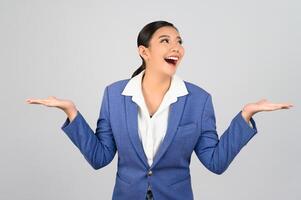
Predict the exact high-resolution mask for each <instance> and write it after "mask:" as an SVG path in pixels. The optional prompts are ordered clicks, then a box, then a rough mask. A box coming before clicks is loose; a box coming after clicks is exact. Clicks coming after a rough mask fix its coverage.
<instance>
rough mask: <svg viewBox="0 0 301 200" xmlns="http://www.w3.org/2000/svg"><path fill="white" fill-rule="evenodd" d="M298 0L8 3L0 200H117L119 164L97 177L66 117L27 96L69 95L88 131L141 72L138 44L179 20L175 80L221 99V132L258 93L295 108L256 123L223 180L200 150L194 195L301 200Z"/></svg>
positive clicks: (2, 11)
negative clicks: (119, 84) (122, 83)
mask: <svg viewBox="0 0 301 200" xmlns="http://www.w3.org/2000/svg"><path fill="white" fill-rule="evenodd" d="M300 10H301V4H300V2H299V1H297V0H296V1H293V0H286V1H284V0H283V1H280V0H276V1H275V0H252V1H251V0H250V1H241V0H235V1H222V0H219V1H193V2H192V1H191V2H190V1H78V0H76V1H75V0H73V1H71V0H70V1H67V0H55V1H53V0H52V1H42V0H40V1H38V0H36V1H34V0H31V1H29V0H28V1H22V0H19V1H16V0H1V1H0V36H1V37H0V66H1V73H0V74H1V75H0V76H1V77H0V81H1V83H0V88H1V98H0V106H1V112H0V119H1V139H0V153H1V158H0V166H1V170H0V184H1V185H0V199H3V200H4V199H5V200H6V199H22V200H38V199H43V200H48V199H73V200H82V199H89V200H90V199H95V200H96V199H111V195H112V192H113V186H114V179H115V173H116V165H117V155H116V156H115V158H114V160H113V161H112V163H111V164H110V165H108V166H106V167H105V168H102V169H100V170H94V169H93V168H92V167H91V166H89V164H88V162H86V160H85V159H84V157H83V156H82V155H81V154H80V152H79V150H78V149H77V148H76V147H75V146H74V145H73V144H72V142H71V141H70V140H69V138H68V137H67V136H66V135H65V134H64V132H63V131H62V130H61V125H62V124H63V122H64V121H65V119H66V116H65V114H64V113H63V112H62V111H61V110H59V109H56V108H48V107H44V106H41V105H28V104H26V103H25V99H26V98H29V97H34V98H46V97H48V96H50V95H54V96H57V97H58V98H65V99H71V100H73V101H74V102H75V103H76V105H77V108H78V109H79V110H80V111H81V113H82V114H83V115H84V117H85V119H86V120H87V122H88V123H89V124H90V126H91V128H92V129H94V130H95V128H96V120H97V118H98V115H99V108H100V104H101V99H102V96H103V92H104V88H105V86H106V85H108V84H110V83H112V82H114V81H117V80H120V79H125V78H129V77H130V76H131V74H132V73H133V72H134V70H136V69H137V68H138V66H140V64H141V60H140V57H139V56H138V51H137V47H136V38H137V35H138V32H139V31H140V30H141V28H142V27H143V26H144V25H145V24H147V23H149V22H151V21H154V20H167V21H170V22H172V23H174V24H175V25H176V26H177V27H178V28H179V30H180V34H181V36H182V37H183V41H184V43H183V45H184V47H185V49H186V54H185V57H184V59H183V62H182V63H181V65H180V67H179V69H178V71H177V73H178V75H179V76H181V77H182V78H183V79H184V80H187V81H190V82H192V83H195V84H197V85H199V86H200V87H202V88H204V89H205V90H207V91H208V92H210V93H211V94H212V96H213V103H214V107H215V111H216V119H217V130H218V134H219V136H221V135H222V133H223V132H224V130H226V128H227V127H228V125H229V124H230V122H231V120H232V119H233V117H234V116H235V115H236V114H237V113H238V112H239V111H240V109H242V107H243V106H244V105H245V104H247V103H249V102H255V101H258V100H260V99H262V98H267V99H268V100H270V101H273V102H276V103H279V102H291V103H293V104H294V105H295V107H293V108H292V109H290V110H281V111H274V112H261V113H258V114H256V115H255V116H254V119H255V121H256V123H257V126H258V134H257V135H256V136H255V137H254V138H252V140H251V141H250V142H249V143H248V144H247V145H246V146H245V147H244V148H243V149H242V151H241V152H240V153H239V154H238V156H237V157H236V158H235V159H234V161H233V162H232V163H231V165H230V166H229V168H228V170H227V171H226V172H225V173H224V174H222V175H215V174H213V173H211V172H210V171H208V170H207V169H206V168H205V167H204V166H203V165H202V164H201V163H200V162H199V161H198V159H197V157H196V156H195V154H193V155H192V162H191V175H192V184H193V185H192V186H193V192H194V196H195V199H201V200H202V199H203V200H216V199H226V200H241V199H247V200H248V199H250V200H254V199H271V200H275V199H277V200H278V199H279V200H283V199H294V200H297V199H300V198H301V191H300V189H301V188H300V178H301V172H300V169H301V159H300V150H301V147H300V139H301V136H300V130H299V129H300V122H299V120H300V114H301V112H300V89H301V88H300V83H301V82H300V78H301V76H300V69H299V68H298V67H300V64H301V59H300V46H301V42H300V41H301V40H300V35H301V33H300V23H301V17H300Z"/></svg>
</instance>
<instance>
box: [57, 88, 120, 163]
mask: <svg viewBox="0 0 301 200" xmlns="http://www.w3.org/2000/svg"><path fill="white" fill-rule="evenodd" d="M109 115H110V111H109V96H108V86H107V87H106V88H105V91H104V95H103V99H102V103H101V107H100V113H99V118H98V120H97V127H96V131H95V133H94V132H93V130H92V129H91V128H90V126H89V125H88V123H87V122H86V120H85V119H84V117H83V116H82V114H81V113H80V112H79V111H77V115H76V117H75V118H74V119H73V120H72V121H71V122H70V121H69V118H67V119H66V121H65V122H64V124H63V125H62V127H61V129H62V130H63V131H64V132H65V133H66V134H67V136H68V137H69V138H70V139H71V141H72V142H73V144H74V145H76V146H77V148H78V149H79V150H80V152H81V153H82V155H83V156H84V158H85V159H86V160H87V161H88V162H89V164H90V165H91V166H92V167H93V168H94V169H100V168H102V167H104V166H106V165H108V164H109V163H110V162H111V161H112V160H113V158H114V156H115V154H116V144H115V140H114V137H113V133H112V128H111V124H110V120H109V119H110V118H109Z"/></svg>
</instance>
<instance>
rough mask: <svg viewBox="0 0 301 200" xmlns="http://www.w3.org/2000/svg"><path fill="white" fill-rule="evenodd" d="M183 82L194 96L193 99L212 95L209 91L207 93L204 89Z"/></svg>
mask: <svg viewBox="0 0 301 200" xmlns="http://www.w3.org/2000/svg"><path fill="white" fill-rule="evenodd" d="M183 81H184V83H185V85H186V88H187V90H188V92H189V94H190V95H192V98H194V97H196V98H207V97H208V96H209V95H210V93H209V91H207V90H206V89H204V88H203V87H201V86H199V85H197V84H195V83H192V82H189V81H186V80H183Z"/></svg>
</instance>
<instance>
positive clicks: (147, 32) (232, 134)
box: [27, 21, 292, 200]
mask: <svg viewBox="0 0 301 200" xmlns="http://www.w3.org/2000/svg"><path fill="white" fill-rule="evenodd" d="M137 44H138V51H139V55H140V57H141V58H142V62H143V63H142V65H141V66H140V67H139V68H138V69H137V70H136V71H135V72H134V74H133V75H132V77H131V79H125V80H119V81H116V82H114V83H111V84H110V85H108V86H106V87H105V90H104V95H103V99H102V103H101V108H100V114H99V118H98V120H97V127H96V131H95V133H94V132H93V131H92V129H91V128H90V127H89V125H88V124H87V122H86V121H85V119H84V117H83V116H82V115H81V113H80V112H79V111H78V110H77V108H76V106H75V104H74V103H73V102H72V101H70V100H63V99H58V98H56V97H53V96H50V97H48V98H47V99H27V102H28V103H30V104H42V105H45V106H49V107H57V108H60V109H61V110H63V111H64V112H65V113H66V115H67V117H68V118H67V119H66V121H65V123H64V124H63V126H62V130H63V131H64V132H65V133H66V134H67V135H68V137H69V138H70V139H71V140H72V142H73V143H74V144H75V145H76V146H77V147H78V149H79V150H80V151H81V153H82V154H83V156H84V157H85V159H86V160H87V161H88V162H89V163H90V164H91V166H92V167H93V168H94V169H100V168H102V167H104V166H106V165H108V164H109V163H110V162H111V161H112V160H113V158H114V156H115V154H116V151H118V170H117V173H116V182H115V187H114V191H113V197H112V198H113V199H156V200H161V199H181V200H182V199H185V200H189V199H193V193H192V188H191V178H190V171H189V164H190V158H191V154H192V152H193V151H195V153H196V155H197V157H198V159H199V160H200V161H201V163H202V164H203V165H204V166H205V167H206V168H207V169H208V170H210V171H212V172H213V173H216V174H222V173H223V172H224V171H225V170H226V169H227V167H228V166H229V165H230V163H231V162H232V160H233V159H234V157H235V156H236V155H237V154H238V152H239V151H240V150H241V149H242V147H243V146H245V145H246V144H247V143H248V141H249V140H250V139H251V138H252V137H253V136H254V135H255V134H256V133H257V128H256V124H255V121H254V119H253V118H252V116H253V115H254V114H255V113H258V112H261V111H273V110H278V109H288V108H290V107H292V104H288V103H279V104H275V103H271V102H269V101H267V100H261V101H258V102H256V103H249V104H246V105H245V106H244V107H243V108H242V110H241V111H239V112H238V113H237V115H236V116H235V117H234V118H233V120H232V121H231V123H230V126H229V128H228V129H227V130H226V131H225V132H224V133H223V135H222V136H221V138H220V139H219V138H218V135H217V132H216V125H215V115H214V108H213V104H212V97H211V95H210V94H209V93H208V92H207V91H205V90H204V89H202V88H201V87H199V86H197V85H194V84H192V83H189V82H187V81H183V80H182V79H181V78H180V77H179V76H177V75H176V69H177V67H178V66H179V63H180V61H181V59H182V58H183V56H184V48H183V46H182V39H181V37H180V35H179V32H178V30H177V28H176V27H175V26H174V25H173V24H171V23H169V22H166V21H155V22H152V23H149V24H147V25H146V26H145V27H143V29H142V30H141V31H140V33H139V35H138V40H137Z"/></svg>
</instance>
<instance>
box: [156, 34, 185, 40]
mask: <svg viewBox="0 0 301 200" xmlns="http://www.w3.org/2000/svg"><path fill="white" fill-rule="evenodd" d="M163 37H168V38H170V37H169V35H160V36H159V39H160V38H163ZM177 38H179V39H181V40H182V38H181V37H180V36H177Z"/></svg>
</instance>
